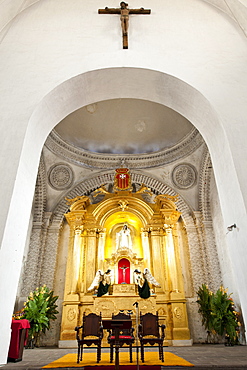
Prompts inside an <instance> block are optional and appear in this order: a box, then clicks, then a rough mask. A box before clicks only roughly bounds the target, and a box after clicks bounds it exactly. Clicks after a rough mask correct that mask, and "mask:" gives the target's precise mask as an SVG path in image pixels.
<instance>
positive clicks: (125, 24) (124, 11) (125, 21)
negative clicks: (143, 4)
mask: <svg viewBox="0 0 247 370" xmlns="http://www.w3.org/2000/svg"><path fill="white" fill-rule="evenodd" d="M120 6H121V16H120V20H121V26H122V31H123V35H124V36H126V35H127V34H128V28H129V9H128V8H127V6H128V4H127V3H125V2H124V1H121V3H120Z"/></svg>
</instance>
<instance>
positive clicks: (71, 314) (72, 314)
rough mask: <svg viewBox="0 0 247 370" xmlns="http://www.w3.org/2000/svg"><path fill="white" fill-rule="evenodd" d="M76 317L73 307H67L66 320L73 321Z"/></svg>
mask: <svg viewBox="0 0 247 370" xmlns="http://www.w3.org/2000/svg"><path fill="white" fill-rule="evenodd" d="M75 318H76V310H75V308H69V310H68V312H67V320H68V321H73V320H75Z"/></svg>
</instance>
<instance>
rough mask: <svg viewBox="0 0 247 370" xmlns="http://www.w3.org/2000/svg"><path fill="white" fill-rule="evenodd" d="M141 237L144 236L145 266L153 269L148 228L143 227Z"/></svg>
mask: <svg viewBox="0 0 247 370" xmlns="http://www.w3.org/2000/svg"><path fill="white" fill-rule="evenodd" d="M141 238H142V247H143V257H144V261H143V262H144V267H147V268H148V269H151V257H150V246H149V237H148V230H147V229H142V231H141Z"/></svg>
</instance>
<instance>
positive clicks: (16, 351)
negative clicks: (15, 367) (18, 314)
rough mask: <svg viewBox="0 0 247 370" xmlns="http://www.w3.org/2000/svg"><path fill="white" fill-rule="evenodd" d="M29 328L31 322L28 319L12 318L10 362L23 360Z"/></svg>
mask: <svg viewBox="0 0 247 370" xmlns="http://www.w3.org/2000/svg"><path fill="white" fill-rule="evenodd" d="M29 328H30V323H29V321H28V320H25V319H23V320H12V324H11V330H12V332H11V340H10V345H9V353H8V362H17V361H21V360H22V353H23V348H24V345H25V344H26V340H27V337H28V329H29Z"/></svg>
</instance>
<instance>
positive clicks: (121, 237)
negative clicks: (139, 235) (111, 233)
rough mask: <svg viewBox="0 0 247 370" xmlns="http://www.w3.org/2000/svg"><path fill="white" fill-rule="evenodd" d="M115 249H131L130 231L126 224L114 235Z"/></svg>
mask: <svg viewBox="0 0 247 370" xmlns="http://www.w3.org/2000/svg"><path fill="white" fill-rule="evenodd" d="M116 247H117V249H131V247H132V241H131V235H130V229H129V228H128V226H127V224H124V225H123V228H122V229H121V230H120V231H119V232H118V233H117V235H116Z"/></svg>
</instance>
